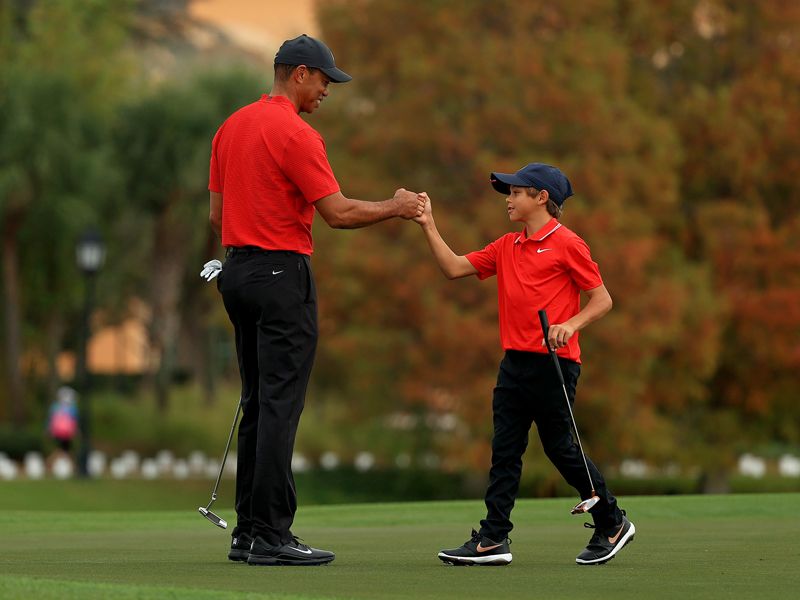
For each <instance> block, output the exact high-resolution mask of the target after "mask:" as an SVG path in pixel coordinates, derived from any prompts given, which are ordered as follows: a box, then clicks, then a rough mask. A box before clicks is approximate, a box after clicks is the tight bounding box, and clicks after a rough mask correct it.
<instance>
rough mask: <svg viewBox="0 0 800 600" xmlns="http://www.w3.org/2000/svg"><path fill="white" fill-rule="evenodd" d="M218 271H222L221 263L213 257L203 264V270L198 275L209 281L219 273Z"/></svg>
mask: <svg viewBox="0 0 800 600" xmlns="http://www.w3.org/2000/svg"><path fill="white" fill-rule="evenodd" d="M220 271H222V263H221V262H219V261H218V260H217V259H216V258H215V259H214V260H210V261H208V262H207V263H206V264H204V265H203V270H202V271H200V277H202V278H203V279H205V280H206V281H211V280H212V279H214V277H216V276H217V275H219V273H220Z"/></svg>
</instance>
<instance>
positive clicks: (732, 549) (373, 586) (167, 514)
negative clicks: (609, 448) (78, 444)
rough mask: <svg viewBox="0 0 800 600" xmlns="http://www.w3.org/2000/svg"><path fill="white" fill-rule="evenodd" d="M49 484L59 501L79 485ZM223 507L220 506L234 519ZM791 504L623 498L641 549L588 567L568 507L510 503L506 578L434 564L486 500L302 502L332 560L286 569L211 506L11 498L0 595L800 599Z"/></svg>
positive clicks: (1, 521) (0, 557)
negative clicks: (240, 559)
mask: <svg viewBox="0 0 800 600" xmlns="http://www.w3.org/2000/svg"><path fill="white" fill-rule="evenodd" d="M41 484H42V485H41V491H43V492H44V491H45V490H47V491H48V493H50V494H52V493H54V492H53V491H52V490H53V489H57V486H58V485H62V486H65V489H66V490H67V491H69V489H70V488H69V486H70V485H74V484H56V483H46V482H41ZM15 485H18V484H17V483H12V484H6V483H3V484H0V491H4V488H6V487H7V486H9V489H12V488H13V486H15ZM29 485H30V489H36V484H29ZM109 485H113V484H109ZM101 489H102V488H101ZM8 497H12V498H17V499H18V498H19V496H14V494H13V493H10V494H9V495H8V496H7V498H8ZM69 497H70V496H69V493H65V495H64V496H63V498H69ZM229 498H230V497H228V501H227V502H225V501H223V500H224V498H223V499H222V500H220V501H218V503H217V504H216V505H215V510H218V512H219V514H220V515H221V516H223V517H224V518H226V519H228V521H229V522H232V521H234V514H233V511H232V509H231V508H230V500H229ZM798 500H800V496H799V495H798V494H750V495H728V496H657V497H646V496H639V497H627V498H620V505H621V506H622V507H623V508H625V509H626V510H627V511H628V516H629V518H630V519H631V520H632V521H633V522H634V523H635V524H636V528H637V533H636V539H635V541H634V542H633V543H632V544H630V545H629V546H628V547H626V548H625V549H623V550H622V551H621V552H620V553H619V555H618V556H617V557H616V558H615V559H614V560H612V561H610V562H609V563H608V564H606V565H603V566H593V567H586V566H578V565H576V564H575V562H574V561H575V556H576V555H577V554H578V552H579V551H580V550H581V549H582V548H583V546H584V545H585V544H586V542H587V541H588V539H589V537H590V536H591V533H592V532H591V530H589V529H584V528H583V527H582V523H583V522H584V520H586V519H585V518H583V517H573V516H570V514H569V509H570V507H571V506H572V504H574V502H573V499H572V498H559V499H542V500H521V501H519V502H518V503H517V506H516V508H515V510H514V514H513V517H514V522H515V529H514V531H512V532H511V535H510V537H511V539H512V541H513V543H512V545H511V551H512V553H513V556H514V559H513V562H512V564H511V565H509V566H507V567H452V566H446V565H444V564H442V563H441V562H440V561H439V560H438V559H437V558H436V553H437V552H438V551H439V550H440V549H441V548H444V547H454V546H457V545H459V544H461V543H463V542H464V541H465V540H466V539H468V537H469V533H470V529H471V528H472V527H477V524H478V521H479V519H480V518H481V516H482V515H483V511H484V509H483V505H482V503H481V502H480V501H457V502H432V503H405V504H353V505H335V506H302V505H301V507H300V510H299V512H298V515H297V519H296V522H295V527H294V528H293V530H294V532H295V533H296V534H297V535H299V536H300V537H302V538H304V540H305V541H306V542H307V543H309V544H311V545H313V546H316V547H320V548H325V549H330V550H333V551H334V552H336V554H337V558H336V561H335V562H334V563H332V564H331V565H329V566H324V567H305V568H292V567H250V566H247V565H244V564H236V563H231V562H228V561H227V560H226V553H227V548H228V544H229V542H230V538H229V532H230V530H228V531H223V530H221V529H219V528H216V527H214V526H213V525H212V524H211V523H209V522H208V521H206V520H205V519H203V518H202V516H200V515H199V514H198V513H197V506H198V505H201V504H202V505H205V503H206V502H207V499H206V498H205V497H204V496H198V497H197V500H196V501H195V502H194V503H193V504H189V505H188V506H186V508H185V510H179V511H177V510H156V509H153V508H152V507H151V506H147V507H143V508H145V509H143V510H124V511H114V510H109V508H108V507H102V508H95V509H92V510H87V509H86V508H85V507H83V508H82V509H80V508H78V507H77V506H73V505H71V504H70V503H69V502H66V501H65V502H64V507H63V509H62V510H48V509H46V508H42V507H43V506H45V507H46V506H48V503H47V502H43V501H38V502H34V501H32V504H31V505H32V506H33V507H34V508H31V507H27V508H25V507H20V506H17V505H11V506H10V505H9V504H8V502H9V501H8V499H7V500H6V501H5V502H3V501H2V500H0V509H2V510H0V542H2V543H0V598H34V599H36V600H46V599H51V598H52V599H65V598H76V599H78V598H80V599H93V598H114V599H121V600H125V599H129V598H130V599H133V598H136V599H140V598H176V599H178V598H180V599H182V598H186V599H189V598H198V599H205V598H209V599H211V598H223V599H227V598H230V599H233V598H236V599H238V600H242V599H246V598H276V599H278V598H280V599H292V600H300V599H327V598H358V599H362V598H363V599H382V598H403V599H407V600H411V599H416V598H420V599H422V598H459V599H464V598H488V597H491V598H498V599H508V598H581V597H586V596H594V597H604V598H615V599H617V598H760V599H771V598H796V597H798V596H797V590H798V589H799V588H800V544H798V540H800V518H798V517H797V514H796V504H797V501H798ZM15 502H16V501H15ZM53 502H57V498H55V499H53Z"/></svg>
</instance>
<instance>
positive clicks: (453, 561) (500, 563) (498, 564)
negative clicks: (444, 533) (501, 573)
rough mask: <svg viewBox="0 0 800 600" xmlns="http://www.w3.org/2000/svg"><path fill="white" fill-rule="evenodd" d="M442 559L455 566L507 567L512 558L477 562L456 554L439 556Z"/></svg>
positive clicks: (445, 562)
mask: <svg viewBox="0 0 800 600" xmlns="http://www.w3.org/2000/svg"><path fill="white" fill-rule="evenodd" d="M438 558H439V560H440V561H442V562H443V563H444V564H446V565H453V566H454V567H505V566H506V565H510V564H511V561H510V560H505V559H499V560H496V561H488V562H475V561H471V560H469V559H459V558H456V557H454V556H439V557H438Z"/></svg>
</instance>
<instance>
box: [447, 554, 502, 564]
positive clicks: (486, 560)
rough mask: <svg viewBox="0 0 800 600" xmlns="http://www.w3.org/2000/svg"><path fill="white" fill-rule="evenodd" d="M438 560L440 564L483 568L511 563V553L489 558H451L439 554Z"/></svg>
mask: <svg viewBox="0 0 800 600" xmlns="http://www.w3.org/2000/svg"><path fill="white" fill-rule="evenodd" d="M438 556H439V559H440V560H441V561H442V562H446V563H450V564H451V565H484V566H491V565H495V566H501V565H507V564H508V563H510V562H511V553H510V552H509V553H507V554H491V555H489V556H469V557H467V556H451V555H450V554H445V553H444V552H439V555H438Z"/></svg>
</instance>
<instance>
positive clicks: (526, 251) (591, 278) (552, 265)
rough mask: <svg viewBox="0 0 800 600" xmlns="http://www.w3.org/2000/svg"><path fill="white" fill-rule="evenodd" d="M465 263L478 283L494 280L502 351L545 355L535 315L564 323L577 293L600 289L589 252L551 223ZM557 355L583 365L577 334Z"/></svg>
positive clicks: (571, 312)
mask: <svg viewBox="0 0 800 600" xmlns="http://www.w3.org/2000/svg"><path fill="white" fill-rule="evenodd" d="M467 260H469V262H470V263H472V266H474V267H475V268H476V269H477V270H478V277H479V278H480V279H486V278H487V277H490V276H492V275H495V274H496V275H497V300H498V308H499V317H500V342H501V343H502V345H503V349H504V350H524V351H526V352H541V353H545V354H546V353H547V347H546V346H543V345H542V339H543V336H542V328H541V325H540V324H539V315H538V311H539V310H540V309H542V308H543V309H545V310H547V317H548V319H549V321H550V323H563V322H564V321H566V320H568V319H570V318H571V317H573V316H575V315H576V314H577V313H578V312H580V308H581V305H580V292H581V290H591V289H594V288H596V287H598V286H600V285H602V284H603V280H602V278H601V277H600V270H599V269H598V267H597V263H595V262H594V261H593V260H592V256H591V253H590V252H589V246H587V245H586V242H584V241H583V240H582V239H581V238H580V237H578V235H576V234H575V233H573V232H572V231H570V230H569V229H567V228H566V227H564V226H563V225H562V224H561V223H559V222H558V221H556V220H555V219H551V220H550V221H549V222H548V223H547V224H546V225H545V226H544V227H542V228H541V229H540V230H539V231H537V232H536V233H535V234H533V235H532V236H530V237H528V235H527V231H526V230H523V231H522V233H508V234H506V235H504V236H503V237H501V238H500V239H498V240H496V241H494V242H492V243H491V244H489V245H488V246H486V247H485V248H484V249H483V250H478V251H477V252H471V253H469V254H467ZM558 355H559V356H561V357H563V358H568V359H570V360H574V361H575V362H581V361H580V356H581V349H580V346H579V345H578V332H576V333H575V335H573V336H572V337H571V338H570V340H569V342H568V343H567V345H566V346H565V347H564V348H560V349H559V350H558Z"/></svg>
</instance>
